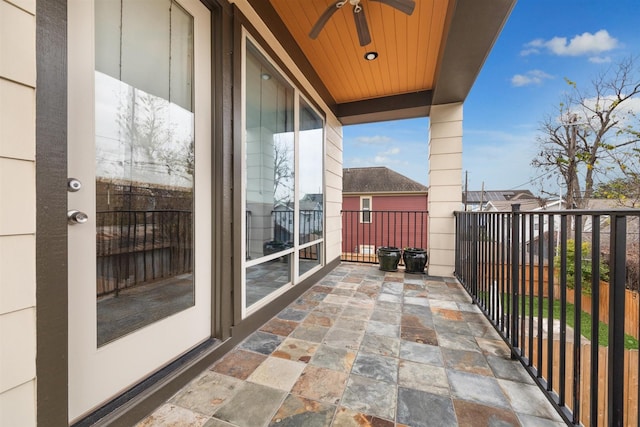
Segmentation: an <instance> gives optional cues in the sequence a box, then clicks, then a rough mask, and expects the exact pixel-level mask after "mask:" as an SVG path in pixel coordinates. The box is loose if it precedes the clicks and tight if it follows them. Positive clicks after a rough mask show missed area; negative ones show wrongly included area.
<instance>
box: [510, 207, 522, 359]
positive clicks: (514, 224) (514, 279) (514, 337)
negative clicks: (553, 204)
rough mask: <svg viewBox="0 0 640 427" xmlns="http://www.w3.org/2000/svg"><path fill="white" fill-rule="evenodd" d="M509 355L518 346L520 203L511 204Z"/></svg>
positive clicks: (512, 353)
mask: <svg viewBox="0 0 640 427" xmlns="http://www.w3.org/2000/svg"><path fill="white" fill-rule="evenodd" d="M511 216H512V219H511V304H510V305H511V357H515V356H516V354H515V349H516V348H517V347H518V345H519V343H518V287H519V283H518V277H519V274H518V270H519V267H520V266H519V257H518V249H519V245H520V204H518V203H516V204H513V205H511Z"/></svg>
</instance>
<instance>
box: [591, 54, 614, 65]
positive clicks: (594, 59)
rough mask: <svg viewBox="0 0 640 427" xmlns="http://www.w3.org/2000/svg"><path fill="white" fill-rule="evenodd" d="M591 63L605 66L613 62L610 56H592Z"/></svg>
mask: <svg viewBox="0 0 640 427" xmlns="http://www.w3.org/2000/svg"><path fill="white" fill-rule="evenodd" d="M589 62H593V63H594V64H604V63H607V62H611V57H610V56H604V57H603V56H592V57H591V58H589Z"/></svg>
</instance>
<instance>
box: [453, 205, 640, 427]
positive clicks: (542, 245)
mask: <svg viewBox="0 0 640 427" xmlns="http://www.w3.org/2000/svg"><path fill="white" fill-rule="evenodd" d="M639 217H640V211H639V210H612V211H579V210H569V211H554V212H551V211H545V212H541V211H536V212H520V211H518V209H517V206H516V208H515V209H514V211H513V212H457V213H456V266H455V274H456V276H457V278H458V279H459V281H460V282H461V283H462V284H463V286H464V287H465V288H466V289H467V291H468V292H469V294H470V295H471V296H472V298H473V300H474V302H475V303H477V305H478V307H479V308H480V309H481V310H482V311H483V312H484V314H485V315H486V317H487V318H488V319H489V320H490V321H491V322H492V324H493V325H494V327H495V328H496V330H497V331H498V333H499V334H500V335H501V336H502V338H503V339H504V340H505V341H506V342H507V343H508V344H509V346H510V348H511V352H512V356H513V357H514V358H517V359H519V360H520V361H521V363H522V364H523V365H524V366H525V367H526V369H527V370H528V371H529V373H530V374H531V375H532V377H533V378H534V379H535V380H536V382H537V383H538V385H539V386H540V387H541V388H542V389H543V390H544V391H545V393H546V394H547V396H548V397H549V400H550V401H551V402H552V403H553V405H554V406H555V407H556V409H558V411H559V412H560V414H561V415H562V416H563V417H564V418H565V421H567V422H568V423H570V424H575V425H579V424H582V425H610V426H612V425H638V422H639V420H640V405H639V404H638V395H639V394H640V389H639V384H640V383H639V381H638V373H639V372H640V358H639V357H638V350H637V349H638V341H637V339H638V337H640V325H639V323H640V322H639V321H638V319H639V318H640V305H638V300H639V299H640V298H638V271H640V256H639V248H640V234H639V233H638V230H639V227H638V223H639Z"/></svg>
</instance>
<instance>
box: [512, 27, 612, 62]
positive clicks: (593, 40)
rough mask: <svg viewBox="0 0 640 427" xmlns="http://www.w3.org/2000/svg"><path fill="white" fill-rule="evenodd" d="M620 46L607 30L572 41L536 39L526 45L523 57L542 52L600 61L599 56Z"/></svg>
mask: <svg viewBox="0 0 640 427" xmlns="http://www.w3.org/2000/svg"><path fill="white" fill-rule="evenodd" d="M618 46H619V42H618V39H616V38H615V37H611V35H609V32H608V31H607V30H600V31H597V32H596V33H593V34H592V33H588V32H584V33H582V34H578V35H576V36H574V37H573V38H572V39H571V40H567V38H566V37H553V38H552V39H550V40H543V39H535V40H532V41H530V42H529V43H527V44H525V46H524V47H525V48H524V49H523V50H522V51H521V52H520V54H521V55H523V56H526V55H531V54H538V53H540V52H541V51H542V50H547V51H548V52H549V53H551V54H553V55H558V56H585V55H587V56H590V57H591V58H590V60H592V61H593V60H595V61H598V59H605V58H600V57H599V56H598V55H599V54H601V53H603V52H608V51H611V50H613V49H615V48H617V47H618Z"/></svg>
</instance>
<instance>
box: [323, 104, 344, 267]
mask: <svg viewBox="0 0 640 427" xmlns="http://www.w3.org/2000/svg"><path fill="white" fill-rule="evenodd" d="M326 147H327V148H326V152H327V154H326V156H325V183H326V189H327V193H326V195H325V209H326V212H327V222H326V227H327V228H326V235H325V244H326V250H327V252H326V253H327V261H333V260H334V259H336V258H338V257H340V254H341V247H342V221H341V219H340V210H341V209H342V125H341V124H340V122H338V120H337V119H336V118H335V117H333V116H331V117H330V118H328V119H327V146H326Z"/></svg>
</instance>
